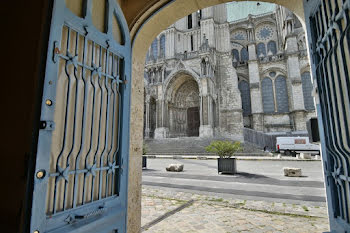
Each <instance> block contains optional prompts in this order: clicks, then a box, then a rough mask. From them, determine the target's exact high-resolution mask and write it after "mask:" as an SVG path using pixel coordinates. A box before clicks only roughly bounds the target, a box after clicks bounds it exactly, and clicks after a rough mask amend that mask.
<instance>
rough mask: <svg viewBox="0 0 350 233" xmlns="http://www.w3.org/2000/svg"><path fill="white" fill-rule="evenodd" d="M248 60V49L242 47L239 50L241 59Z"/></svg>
mask: <svg viewBox="0 0 350 233" xmlns="http://www.w3.org/2000/svg"><path fill="white" fill-rule="evenodd" d="M248 60H249V54H248V50H247V49H246V48H243V49H242V50H241V61H248Z"/></svg>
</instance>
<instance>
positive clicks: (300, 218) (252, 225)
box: [142, 186, 329, 233]
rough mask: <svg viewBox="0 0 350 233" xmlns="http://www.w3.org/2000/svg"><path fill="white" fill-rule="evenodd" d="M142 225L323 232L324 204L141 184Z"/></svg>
mask: <svg viewBox="0 0 350 233" xmlns="http://www.w3.org/2000/svg"><path fill="white" fill-rule="evenodd" d="M142 226H143V231H144V232H147V233H153V232H154V233H158V232H166V233H172V232H174V233H182V232H208V233H213V232H215V233H221V232H224V233H227V232H247V233H248V232H276V233H277V232H291V233H292V232H293V233H297V232H305V233H311V232H315V233H316V232H318V233H319V232H325V231H328V230H329V226H328V218H327V210H326V206H325V205H321V206H315V205H307V204H305V203H302V204H300V205H299V204H288V203H276V202H268V201H254V200H238V199H233V198H230V197H224V198H223V197H220V196H215V195H214V194H213V195H208V194H194V193H191V192H183V191H179V190H176V189H170V188H161V187H157V188H154V187H150V186H143V188H142Z"/></svg>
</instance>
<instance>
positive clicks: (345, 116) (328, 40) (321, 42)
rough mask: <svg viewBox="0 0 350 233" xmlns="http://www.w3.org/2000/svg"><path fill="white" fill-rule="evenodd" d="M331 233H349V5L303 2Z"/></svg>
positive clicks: (331, 0) (344, 0) (345, 0)
mask: <svg viewBox="0 0 350 233" xmlns="http://www.w3.org/2000/svg"><path fill="white" fill-rule="evenodd" d="M304 8H305V18H306V25H307V27H308V37H309V45H310V48H309V49H310V54H311V55H312V56H311V58H312V62H313V68H312V71H313V76H314V78H315V82H316V83H317V91H318V95H319V104H317V112H318V119H319V125H320V133H321V134H320V136H321V141H322V158H323V162H324V164H323V167H324V173H325V184H326V191H327V199H328V209H329V219H330V227H331V231H332V232H350V78H349V75H350V73H349V69H350V54H349V52H350V15H349V10H350V1H349V0H304Z"/></svg>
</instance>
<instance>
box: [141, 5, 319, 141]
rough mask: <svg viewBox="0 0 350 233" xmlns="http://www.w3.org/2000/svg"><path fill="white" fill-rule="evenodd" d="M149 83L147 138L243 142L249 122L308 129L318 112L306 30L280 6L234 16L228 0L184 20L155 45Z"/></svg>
mask: <svg viewBox="0 0 350 233" xmlns="http://www.w3.org/2000/svg"><path fill="white" fill-rule="evenodd" d="M144 82H145V111H144V113H145V117H144V121H145V122H144V126H145V127H144V135H145V137H146V138H155V139H160V138H168V137H188V136H199V137H214V136H220V137H227V138H231V139H233V140H240V141H242V140H243V127H247V128H251V129H254V130H256V131H263V132H290V131H305V130H306V121H307V120H308V119H309V118H310V117H314V116H315V109H314V102H313V97H312V89H313V87H312V82H311V76H310V65H309V59H308V55H307V48H306V42H305V33H304V31H303V28H302V25H301V23H300V22H299V20H298V19H297V17H296V16H295V15H293V14H292V13H291V12H289V11H288V10H287V9H285V8H283V7H280V6H276V8H275V10H274V11H273V12H267V13H264V14H260V15H256V16H253V15H248V17H246V18H244V19H240V20H236V21H233V22H228V21H227V9H226V5H225V4H221V5H217V6H213V7H209V8H205V9H202V10H199V11H197V12H194V13H192V14H190V15H188V16H187V17H185V18H182V19H180V20H179V21H177V22H176V23H174V24H172V25H171V26H170V27H168V28H167V29H166V30H164V31H163V32H162V33H160V34H159V35H158V36H157V37H156V39H155V40H154V41H153V43H152V44H151V46H150V48H149V51H148V53H147V58H146V62H145V72H144Z"/></svg>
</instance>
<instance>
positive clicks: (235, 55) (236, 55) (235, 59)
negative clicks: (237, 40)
mask: <svg viewBox="0 0 350 233" xmlns="http://www.w3.org/2000/svg"><path fill="white" fill-rule="evenodd" d="M232 61H233V62H238V61H239V52H238V50H237V49H232Z"/></svg>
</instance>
